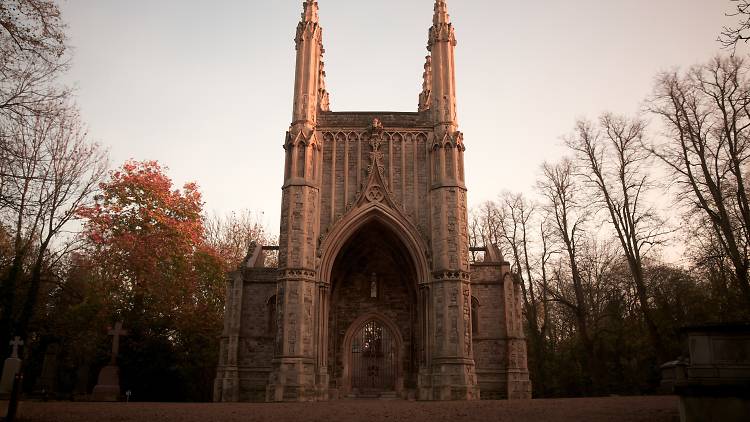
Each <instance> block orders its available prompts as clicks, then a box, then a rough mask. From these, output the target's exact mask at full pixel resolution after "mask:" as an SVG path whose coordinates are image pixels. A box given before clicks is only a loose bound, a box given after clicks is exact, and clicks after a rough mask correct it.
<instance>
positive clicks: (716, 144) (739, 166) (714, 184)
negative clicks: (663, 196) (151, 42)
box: [648, 57, 750, 305]
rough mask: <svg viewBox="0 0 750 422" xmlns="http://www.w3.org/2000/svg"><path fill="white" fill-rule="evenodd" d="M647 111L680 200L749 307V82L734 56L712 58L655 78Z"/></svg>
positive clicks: (742, 64) (657, 148)
mask: <svg viewBox="0 0 750 422" xmlns="http://www.w3.org/2000/svg"><path fill="white" fill-rule="evenodd" d="M648 107H649V109H650V110H651V112H653V113H654V114H656V115H658V116H660V117H661V119H662V120H663V122H664V124H665V125H666V127H667V131H666V133H665V137H664V140H663V142H661V143H659V144H657V145H654V146H651V147H650V148H649V149H650V150H651V152H652V153H654V154H655V155H656V156H657V157H658V158H659V159H660V160H661V161H662V162H663V163H664V164H665V165H666V166H667V167H668V168H669V169H670V170H671V172H672V175H673V178H674V181H675V184H676V187H677V193H678V198H679V200H680V201H681V202H682V203H683V204H685V205H687V206H689V207H690V210H691V211H693V212H696V213H699V214H702V215H705V217H706V220H707V221H708V222H709V223H710V227H711V229H712V231H713V232H714V233H715V235H716V237H715V238H716V240H717V241H718V242H719V244H720V248H721V249H722V250H723V251H724V253H725V254H726V256H727V257H728V258H729V261H730V262H731V266H732V268H733V273H734V277H733V278H734V282H735V283H736V286H737V287H738V289H739V291H740V292H741V294H742V296H744V298H745V300H746V302H747V304H748V305H750V283H749V282H748V270H749V268H750V255H749V254H748V248H749V247H750V202H749V201H748V187H747V180H746V176H747V174H748V173H747V172H748V162H747V160H748V156H749V155H750V143H749V140H750V139H749V135H750V108H749V107H750V83H749V82H748V67H747V65H746V63H745V61H744V60H743V59H741V58H738V57H728V58H724V57H716V58H714V59H713V60H711V61H710V62H708V63H706V64H703V65H697V66H694V67H692V68H691V69H690V70H688V71H687V72H684V73H679V72H677V71H672V72H667V73H664V74H662V75H660V76H659V77H658V80H657V83H656V87H655V89H654V94H653V97H652V98H651V99H650V101H649V106H648Z"/></svg>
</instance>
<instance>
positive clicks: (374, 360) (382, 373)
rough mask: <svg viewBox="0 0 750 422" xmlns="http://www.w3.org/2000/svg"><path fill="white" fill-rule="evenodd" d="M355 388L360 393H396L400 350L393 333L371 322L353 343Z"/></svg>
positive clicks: (359, 332)
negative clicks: (394, 391)
mask: <svg viewBox="0 0 750 422" xmlns="http://www.w3.org/2000/svg"><path fill="white" fill-rule="evenodd" d="M351 362H352V388H353V389H357V390H358V391H360V392H366V391H393V390H395V387H396V376H397V372H398V350H397V344H396V341H395V339H394V337H393V333H392V332H391V330H389V329H388V327H386V326H385V325H383V324H382V323H381V322H379V321H376V320H370V321H368V322H366V323H365V324H363V325H362V327H360V329H359V330H358V331H357V332H356V333H355V334H354V338H353V339H352V360H351Z"/></svg>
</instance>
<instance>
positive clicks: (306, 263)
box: [214, 0, 531, 402]
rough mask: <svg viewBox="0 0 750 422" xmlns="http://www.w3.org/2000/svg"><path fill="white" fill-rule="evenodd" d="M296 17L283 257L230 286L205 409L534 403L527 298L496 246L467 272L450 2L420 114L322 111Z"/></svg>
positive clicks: (306, 29) (261, 252) (320, 84)
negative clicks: (280, 404)
mask: <svg viewBox="0 0 750 422" xmlns="http://www.w3.org/2000/svg"><path fill="white" fill-rule="evenodd" d="M303 8H304V11H303V13H302V20H301V22H300V23H299V26H298V27H297V35H296V38H295V42H296V48H297V68H296V69H297V70H296V77H295V85H294V106H293V117H292V124H291V127H290V128H289V131H288V132H287V134H286V139H285V142H284V150H285V154H286V164H285V166H284V184H283V187H282V192H283V193H282V202H281V225H280V236H279V245H278V247H264V246H255V247H253V248H251V250H250V251H249V253H248V256H247V258H246V260H245V262H244V263H243V265H242V266H241V267H240V268H239V269H238V270H237V271H235V272H233V273H232V274H230V279H229V285H228V289H227V298H226V314H225V322H224V331H223V334H222V336H221V344H220V358H219V366H218V368H217V375H216V381H215V386H214V400H215V401H224V402H236V401H314V400H334V399H340V398H349V397H354V398H365V397H371V398H406V399H417V400H476V399H479V398H483V399H486V398H489V399H495V398H508V399H524V398H530V397H531V384H530V382H529V373H528V369H527V364H526V342H525V340H524V334H523V329H522V323H521V321H522V317H521V299H520V286H519V285H518V284H517V282H515V281H514V277H513V276H512V275H511V273H510V265H509V264H508V263H507V262H505V261H504V260H503V258H502V256H501V255H500V253H499V252H498V249H497V247H495V246H493V245H487V247H485V248H477V249H481V250H482V251H483V252H484V253H483V254H481V255H483V259H482V260H481V262H470V255H471V252H470V248H469V236H468V224H467V220H468V213H467V205H466V186H465V184H464V151H465V147H464V140H463V135H462V134H461V132H459V131H458V126H457V120H456V86H455V85H456V78H455V63H454V48H455V46H456V39H455V36H454V31H453V26H452V25H451V23H450V17H449V15H448V11H447V5H446V1H445V0H437V1H436V2H435V10H434V17H433V24H432V27H431V28H430V31H429V41H428V44H427V49H428V50H429V52H430V54H429V55H428V56H427V59H426V63H425V68H424V83H423V86H422V93H421V94H420V95H419V109H418V111H416V112H333V111H331V110H330V109H329V102H328V92H327V91H326V87H325V81H324V78H325V72H324V70H323V61H322V56H323V42H322V40H323V38H322V33H323V31H322V28H321V26H320V22H319V20H318V3H317V2H316V1H314V0H308V1H307V2H305V3H304V4H303ZM269 250H278V268H268V267H266V266H265V255H266V252H267V251H269Z"/></svg>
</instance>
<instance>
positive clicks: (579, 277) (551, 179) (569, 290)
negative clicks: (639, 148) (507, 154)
mask: <svg viewBox="0 0 750 422" xmlns="http://www.w3.org/2000/svg"><path fill="white" fill-rule="evenodd" d="M538 188H539V190H540V193H541V195H542V197H543V198H544V199H545V201H546V203H545V204H544V206H545V210H546V212H547V214H548V215H549V222H550V224H551V226H552V230H551V232H552V235H553V238H554V239H555V240H556V241H557V242H558V243H559V244H560V245H561V249H562V250H563V251H564V252H565V258H566V259H565V260H560V261H559V262H558V266H557V269H556V271H555V277H554V278H555V279H556V283H555V284H556V288H551V289H550V290H549V294H550V295H551V296H552V297H553V299H554V301H556V302H558V303H560V304H562V305H563V306H565V307H566V308H568V309H569V310H570V311H571V312H572V314H573V315H574V317H575V326H576V329H577V331H578V336H579V338H580V340H581V343H582V345H583V349H584V352H585V354H586V364H587V369H588V371H589V375H590V377H591V379H592V381H593V382H594V388H595V389H596V388H597V385H598V384H599V378H600V377H599V363H598V357H597V354H596V351H595V345H594V340H593V335H592V331H591V327H590V323H591V311H590V309H591V304H590V301H589V297H588V295H587V292H586V288H585V286H584V278H583V273H582V271H581V267H580V261H581V257H580V256H579V255H580V253H581V251H580V248H581V247H582V244H583V243H584V242H585V234H586V233H585V230H584V226H585V224H586V222H587V221H588V219H589V210H588V209H587V206H586V204H584V203H583V202H582V191H581V187H580V186H579V185H578V183H577V182H576V180H575V174H574V165H573V163H572V161H571V160H569V159H563V160H562V161H560V162H559V163H556V164H549V163H545V164H543V166H542V177H541V180H539V182H538ZM563 261H565V262H564V265H563Z"/></svg>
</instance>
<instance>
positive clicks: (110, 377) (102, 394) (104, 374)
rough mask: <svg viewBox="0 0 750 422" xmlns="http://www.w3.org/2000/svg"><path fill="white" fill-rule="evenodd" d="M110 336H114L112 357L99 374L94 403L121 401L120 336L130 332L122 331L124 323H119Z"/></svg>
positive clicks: (92, 396)
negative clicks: (118, 363) (118, 364)
mask: <svg viewBox="0 0 750 422" xmlns="http://www.w3.org/2000/svg"><path fill="white" fill-rule="evenodd" d="M108 334H109V335H111V336H112V357H111V359H110V361H109V365H107V366H105V367H104V368H102V370H101V372H99V379H98V381H97V383H96V387H94V392H93V393H92V395H91V399H92V400H94V401H118V400H120V368H118V367H117V354H118V353H119V351H120V336H126V335H128V332H127V331H126V330H123V329H122V322H117V324H115V328H113V329H111V330H109V333H108Z"/></svg>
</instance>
